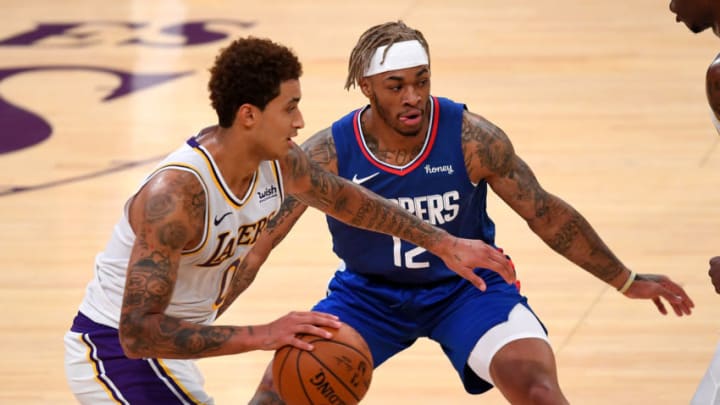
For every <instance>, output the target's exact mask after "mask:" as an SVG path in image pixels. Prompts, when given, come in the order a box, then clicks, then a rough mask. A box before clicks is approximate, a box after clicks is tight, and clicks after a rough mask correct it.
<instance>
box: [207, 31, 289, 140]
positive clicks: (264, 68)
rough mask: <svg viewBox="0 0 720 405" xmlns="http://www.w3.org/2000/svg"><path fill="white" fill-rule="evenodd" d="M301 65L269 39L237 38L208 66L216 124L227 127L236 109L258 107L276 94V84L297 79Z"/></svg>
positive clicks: (277, 92) (230, 124)
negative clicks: (250, 106) (244, 105)
mask: <svg viewBox="0 0 720 405" xmlns="http://www.w3.org/2000/svg"><path fill="white" fill-rule="evenodd" d="M301 75H302V65H301V64H300V61H299V60H298V58H297V56H296V55H295V54H294V53H293V51H291V50H290V49H289V48H287V47H286V46H283V45H280V44H277V43H275V42H273V41H271V40H269V39H262V38H254V37H247V38H240V39H237V40H235V41H233V42H232V43H231V44H230V45H229V46H228V47H226V48H224V49H222V51H221V52H220V54H219V55H218V56H217V57H216V58H215V64H214V65H213V67H212V68H210V82H209V83H208V89H209V90H210V101H211V102H212V106H213V108H214V109H215V112H216V113H217V116H218V123H219V124H220V126H221V127H223V128H229V127H231V126H232V124H233V121H235V114H236V113H237V109H238V108H239V107H240V106H241V105H243V104H252V105H254V106H255V107H258V108H259V109H261V110H264V109H265V106H266V105H267V104H268V103H269V102H270V101H271V100H272V99H274V98H275V97H277V96H278V95H279V94H280V84H281V83H282V82H285V81H287V80H293V79H299V78H300V76H301Z"/></svg>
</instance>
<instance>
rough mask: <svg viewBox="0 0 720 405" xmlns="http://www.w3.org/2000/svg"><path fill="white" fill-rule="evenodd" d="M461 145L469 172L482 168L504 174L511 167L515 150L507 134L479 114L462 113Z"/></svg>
mask: <svg viewBox="0 0 720 405" xmlns="http://www.w3.org/2000/svg"><path fill="white" fill-rule="evenodd" d="M462 145H463V151H464V159H465V167H467V168H468V172H469V173H472V172H476V171H477V172H479V171H482V170H483V169H484V170H489V171H490V172H492V173H495V174H498V175H501V176H505V175H507V174H508V173H509V172H510V170H511V169H512V164H513V156H514V154H515V151H514V150H513V147H512V144H511V143H510V140H509V139H508V137H507V135H506V134H505V132H503V130H502V129H500V128H498V127H497V126H495V125H494V124H492V123H491V122H490V121H488V120H486V119H485V118H483V117H481V116H479V115H475V114H472V113H469V112H465V113H464V114H463V122H462Z"/></svg>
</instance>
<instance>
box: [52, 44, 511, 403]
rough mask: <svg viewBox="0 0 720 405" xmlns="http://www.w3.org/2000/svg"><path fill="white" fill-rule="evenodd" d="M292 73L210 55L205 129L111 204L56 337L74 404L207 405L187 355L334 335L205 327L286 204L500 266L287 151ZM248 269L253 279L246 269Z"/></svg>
mask: <svg viewBox="0 0 720 405" xmlns="http://www.w3.org/2000/svg"><path fill="white" fill-rule="evenodd" d="M301 70H302V69H301V65H300V62H299V61H298V59H297V58H296V56H295V55H294V54H293V53H292V51H290V50H289V49H288V48H286V47H284V46H282V45H278V44H276V43H273V42H272V41H269V40H265V39H257V38H244V39H239V40H237V41H235V42H233V43H232V44H231V45H230V46H228V47H227V48H225V49H224V50H223V51H222V52H221V54H220V55H219V56H218V57H217V59H216V61H215V65H214V66H213V68H212V70H211V78H210V83H209V89H210V98H211V100H212V105H213V107H214V109H215V111H216V113H217V116H218V121H219V123H218V125H216V126H212V127H209V128H206V129H204V130H202V131H200V132H199V133H198V134H197V135H196V136H193V137H191V138H190V139H189V140H188V141H187V142H186V143H185V144H184V145H182V146H181V147H180V148H178V149H177V150H176V151H174V152H173V153H171V154H170V155H169V156H168V157H167V158H166V159H164V160H163V161H162V162H161V163H160V164H159V165H158V166H157V167H156V168H155V170H154V171H152V172H151V173H150V175H148V176H147V178H146V179H145V180H144V181H143V182H142V183H141V184H140V186H139V188H138V190H137V192H136V193H135V194H133V195H132V196H131V197H130V199H129V200H128V201H127V203H126V205H125V209H124V212H123V214H122V217H121V219H120V221H119V222H118V224H117V225H116V226H115V228H114V230H113V233H112V236H111V238H110V241H109V243H108V244H107V247H106V248H105V250H104V251H103V252H102V253H100V254H99V255H98V256H97V257H96V261H95V273H94V277H93V278H92V280H91V281H90V283H89V284H88V287H87V292H86V295H85V297H84V299H83V301H82V303H81V304H80V310H79V313H78V314H77V316H76V317H75V319H74V321H73V324H72V327H71V330H70V331H69V332H67V334H66V336H65V348H66V359H65V368H66V374H67V378H68V383H69V385H70V388H71V389H72V392H73V393H74V394H75V396H76V398H77V399H78V401H79V402H81V403H83V404H93V405H97V404H111V403H112V404H117V403H120V404H133V405H138V404H153V405H157V404H163V405H167V404H210V403H212V398H211V397H210V396H209V395H208V394H207V393H206V392H205V391H204V389H203V386H202V385H203V378H202V376H201V375H200V373H199V371H198V369H197V368H196V366H195V364H194V362H193V360H192V359H197V358H201V357H208V356H219V355H229V354H235V353H242V352H246V351H250V350H275V349H277V348H279V347H282V346H285V345H293V346H295V347H298V348H300V349H304V350H312V348H313V347H312V345H310V344H308V343H305V342H303V341H302V340H300V339H298V338H297V337H296V334H299V333H305V334H313V335H318V336H322V337H331V336H332V334H331V333H330V332H327V331H325V330H323V329H321V328H320V326H327V327H331V328H338V327H340V325H341V324H340V322H339V321H338V318H337V317H336V316H333V315H328V314H324V313H320V312H290V313H289V314H288V315H286V316H283V317H281V318H279V319H277V320H275V321H273V322H270V323H268V324H264V325H256V326H212V323H213V322H214V320H215V318H216V317H217V314H218V312H221V311H224V310H225V309H227V305H228V303H229V302H231V301H232V300H234V299H235V297H237V295H238V294H240V293H241V292H242V291H243V290H244V289H245V288H247V287H248V285H249V284H250V283H251V282H252V280H253V279H254V277H255V273H254V272H252V273H251V272H250V269H247V268H246V267H243V266H241V265H240V263H241V259H242V257H243V256H244V255H245V254H246V252H247V251H248V250H249V248H250V247H251V246H252V245H253V244H254V243H255V241H256V240H257V237H258V235H259V234H260V233H261V231H262V230H263V229H264V228H265V226H266V225H267V224H268V222H269V221H270V220H271V218H272V217H273V216H274V215H275V214H276V213H277V212H278V210H279V209H280V204H281V202H282V201H283V200H284V199H285V198H286V197H287V196H290V195H293V196H294V198H297V199H298V200H299V201H302V202H303V203H304V204H308V205H310V206H313V207H316V208H319V209H320V210H322V211H324V212H325V213H327V214H328V215H331V216H334V217H336V218H338V219H339V220H341V221H348V222H350V223H351V224H353V225H354V226H359V227H362V228H367V229H371V230H374V231H377V232H383V233H388V234H393V235H396V236H397V237H401V238H403V239H407V240H410V241H413V242H414V243H417V244H418V245H420V246H423V247H424V248H426V249H428V250H430V251H432V252H433V253H435V254H437V255H439V256H440V257H442V259H443V260H445V263H446V264H447V265H448V266H449V267H450V268H451V269H453V270H454V271H457V272H458V274H462V275H463V277H467V278H468V279H470V280H472V282H474V283H482V280H480V279H479V277H478V276H477V275H475V274H474V273H473V269H474V268H475V267H479V266H480V267H490V268H492V269H494V270H495V271H497V273H495V274H499V275H501V277H502V278H503V279H504V280H505V281H506V282H508V283H512V282H513V281H514V274H513V270H512V267H511V264H510V262H509V261H508V260H507V258H506V257H505V256H503V255H502V254H500V253H499V252H498V251H497V250H496V249H494V248H493V247H492V246H490V245H488V244H486V243H485V242H483V241H482V240H467V239H462V238H458V237H456V236H453V235H451V234H449V233H448V232H446V231H445V230H442V229H440V228H436V227H433V226H431V225H430V224H427V223H425V222H423V221H421V220H420V219H418V218H417V217H416V216H414V215H411V214H410V213H408V212H407V211H405V210H403V209H400V208H399V207H397V205H396V204H394V203H392V202H390V201H388V200H385V199H383V198H381V197H380V196H378V195H376V194H374V193H372V192H370V191H368V190H367V189H365V188H363V187H360V186H358V185H355V184H353V183H352V182H350V181H347V180H344V179H341V178H339V177H337V176H335V175H333V174H331V173H329V172H327V171H324V170H323V169H321V168H320V167H319V166H318V165H316V164H314V163H312V162H311V161H310V160H309V159H308V157H307V156H306V155H305V154H304V153H303V152H302V150H300V148H299V147H298V146H297V145H295V144H294V143H293V142H292V140H291V139H292V138H293V137H294V136H296V135H297V131H298V129H300V128H302V127H303V125H304V122H303V118H302V115H301V113H300V110H299V109H298V104H299V102H300V96H301V92H300V82H299V77H300V75H301ZM253 271H254V270H253Z"/></svg>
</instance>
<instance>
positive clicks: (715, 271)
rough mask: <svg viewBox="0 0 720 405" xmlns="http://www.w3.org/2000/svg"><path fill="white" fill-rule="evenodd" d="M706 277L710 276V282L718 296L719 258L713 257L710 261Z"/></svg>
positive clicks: (719, 292) (719, 279)
mask: <svg viewBox="0 0 720 405" xmlns="http://www.w3.org/2000/svg"><path fill="white" fill-rule="evenodd" d="M708 276H710V280H711V281H712V284H713V286H714V287H715V292H716V293H718V294H720V256H715V257H713V258H711V259H710V270H708Z"/></svg>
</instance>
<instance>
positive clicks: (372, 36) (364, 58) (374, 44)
mask: <svg viewBox="0 0 720 405" xmlns="http://www.w3.org/2000/svg"><path fill="white" fill-rule="evenodd" d="M413 39H416V40H418V41H420V44H421V45H422V46H423V48H425V52H426V53H427V55H428V63H429V62H430V45H428V43H427V41H426V40H425V37H424V36H423V34H422V32H420V31H418V30H416V29H414V28H410V27H408V26H407V25H405V23H404V22H403V21H402V20H398V21H390V22H386V23H383V24H378V25H375V26H373V27H370V28H368V30H367V31H365V32H364V33H363V34H362V35H361V36H360V38H359V39H358V42H357V44H356V45H355V48H353V50H352V52H351V53H350V59H349V60H348V76H347V80H345V89H346V90H350V87H352V86H357V85H359V84H360V79H362V77H363V73H365V70H366V69H367V68H368V66H370V61H371V60H372V57H373V55H374V54H375V50H376V49H377V48H379V47H381V46H384V45H389V46H388V47H387V48H386V49H385V54H386V55H387V51H388V49H390V46H392V44H394V43H396V42H402V41H409V40H413Z"/></svg>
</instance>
